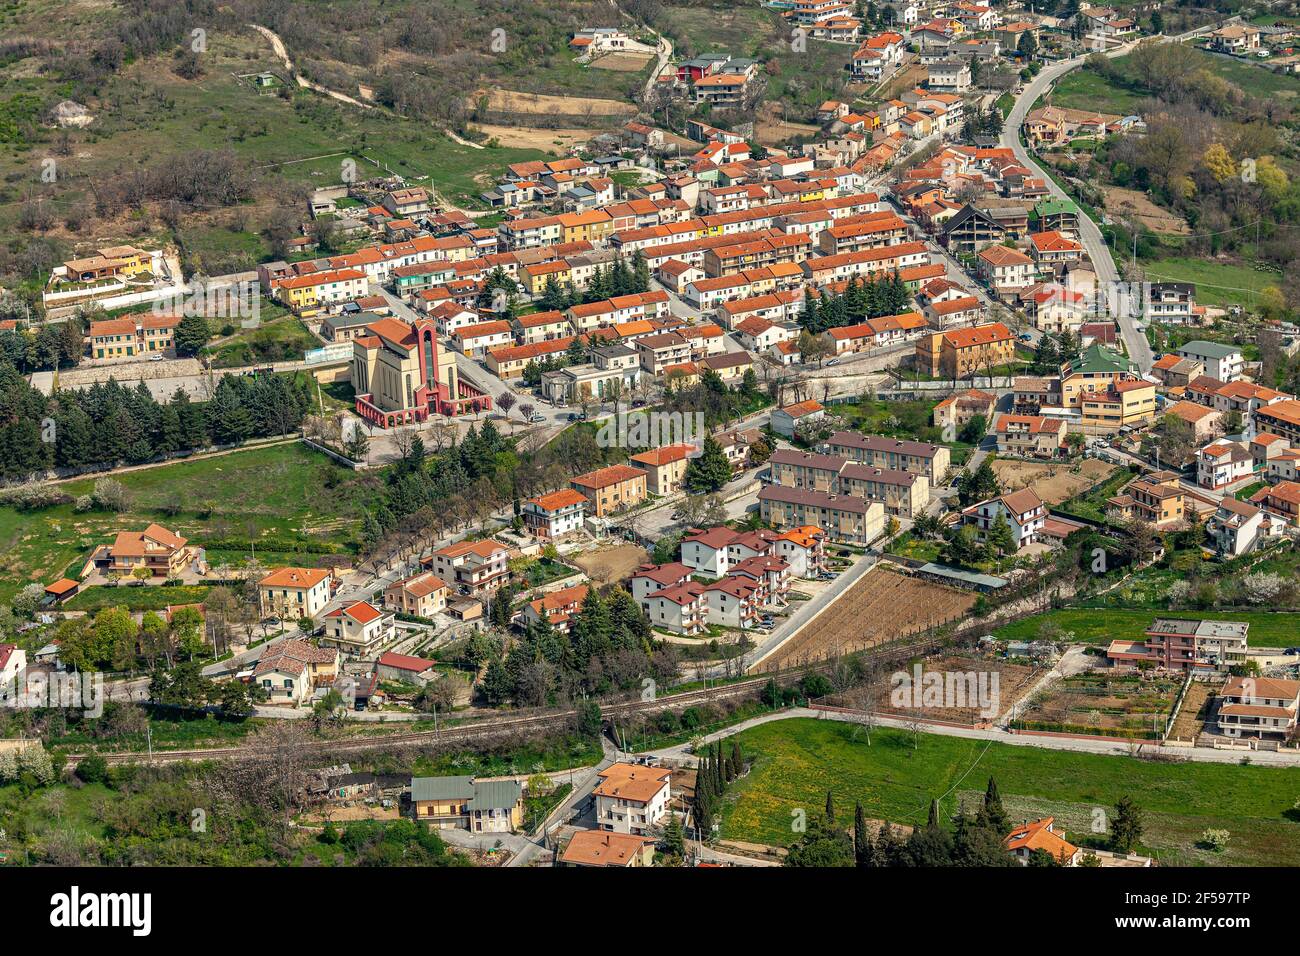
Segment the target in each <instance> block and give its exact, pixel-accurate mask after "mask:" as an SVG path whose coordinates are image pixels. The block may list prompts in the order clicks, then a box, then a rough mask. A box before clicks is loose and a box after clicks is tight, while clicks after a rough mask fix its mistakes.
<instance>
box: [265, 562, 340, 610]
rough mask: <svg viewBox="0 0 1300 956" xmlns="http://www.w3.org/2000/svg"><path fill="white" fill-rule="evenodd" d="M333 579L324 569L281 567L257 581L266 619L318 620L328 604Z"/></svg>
mask: <svg viewBox="0 0 1300 956" xmlns="http://www.w3.org/2000/svg"><path fill="white" fill-rule="evenodd" d="M333 584H334V580H333V576H332V575H331V574H330V572H329V571H326V570H323V569H321V568H280V569H279V570H276V571H272V572H271V573H270V574H268V575H267V576H266V577H264V578H262V580H260V581H258V582H257V597H258V606H259V607H260V609H261V613H262V616H263V617H271V616H275V617H279V618H280V619H282V620H288V621H294V620H299V619H301V618H304V617H307V618H315V617H316V615H317V614H319V613H320V612H321V611H323V610H324V609H325V605H327V604H329V601H330V595H331V594H332V593H333V592H332V588H333Z"/></svg>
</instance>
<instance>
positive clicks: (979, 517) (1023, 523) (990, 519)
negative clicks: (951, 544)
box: [961, 488, 1047, 551]
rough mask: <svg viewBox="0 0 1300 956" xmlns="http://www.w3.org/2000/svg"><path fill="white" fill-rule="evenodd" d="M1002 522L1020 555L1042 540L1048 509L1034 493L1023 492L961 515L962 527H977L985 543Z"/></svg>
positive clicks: (970, 508)
mask: <svg viewBox="0 0 1300 956" xmlns="http://www.w3.org/2000/svg"><path fill="white" fill-rule="evenodd" d="M999 518H1002V519H1004V520H1005V521H1006V523H1007V525H1008V526H1009V527H1010V529H1011V538H1012V541H1013V543H1014V545H1015V550H1016V551H1019V550H1020V549H1021V548H1023V547H1025V545H1028V544H1033V543H1034V542H1035V541H1037V540H1038V538H1039V533H1040V532H1041V531H1042V530H1043V525H1044V523H1046V521H1047V508H1046V506H1044V504H1043V499H1042V498H1040V497H1038V495H1037V494H1036V493H1035V492H1034V491H1033V489H1031V488H1022V489H1020V490H1019V491H1013V492H1011V493H1010V494H1005V495H998V496H997V497H996V498H990V499H988V500H987V501H981V502H979V503H978V504H974V505H971V506H970V507H969V508H966V509H965V510H963V511H962V513H961V520H962V524H969V525H973V526H974V528H975V530H976V533H977V534H978V535H979V537H980V540H981V541H982V540H984V539H985V538H986V537H987V535H988V532H989V529H991V528H992V527H993V525H994V524H996V523H997V521H998V519H999Z"/></svg>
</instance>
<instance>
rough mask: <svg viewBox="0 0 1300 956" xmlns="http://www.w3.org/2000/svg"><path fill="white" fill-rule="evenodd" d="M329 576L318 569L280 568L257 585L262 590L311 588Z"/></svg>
mask: <svg viewBox="0 0 1300 956" xmlns="http://www.w3.org/2000/svg"><path fill="white" fill-rule="evenodd" d="M329 576H330V573H329V572H328V571H324V570H321V569H320V568H280V569H279V570H276V571H272V572H271V573H270V574H268V575H267V576H266V577H264V578H262V580H261V581H259V582H257V583H258V585H259V586H260V587H264V588H313V587H315V586H316V585H318V584H320V583H321V582H322V581H324V580H325V579H326V578H328V577H329Z"/></svg>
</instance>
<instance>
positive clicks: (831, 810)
mask: <svg viewBox="0 0 1300 956" xmlns="http://www.w3.org/2000/svg"><path fill="white" fill-rule="evenodd" d="M826 825H827V826H828V827H833V826H835V801H834V800H832V799H831V792H830V791H829V790H827V791H826Z"/></svg>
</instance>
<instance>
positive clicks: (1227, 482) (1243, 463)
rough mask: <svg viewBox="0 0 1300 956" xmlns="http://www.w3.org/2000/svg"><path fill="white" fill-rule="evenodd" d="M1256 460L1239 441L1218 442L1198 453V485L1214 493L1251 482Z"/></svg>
mask: <svg viewBox="0 0 1300 956" xmlns="http://www.w3.org/2000/svg"><path fill="white" fill-rule="evenodd" d="M1254 473H1255V459H1254V456H1252V455H1251V453H1250V449H1249V448H1247V447H1246V446H1245V445H1243V444H1242V443H1241V442H1237V441H1216V442H1214V443H1213V444H1210V445H1206V446H1205V447H1204V448H1202V449H1201V450H1200V451H1198V452H1197V453H1196V483H1197V484H1198V485H1200V486H1201V487H1202V488H1209V489H1211V490H1212V491H1228V490H1230V489H1232V488H1236V487H1239V486H1241V485H1243V484H1245V483H1246V482H1248V481H1250V480H1251V478H1252V477H1253V476H1254Z"/></svg>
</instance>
